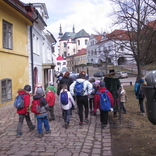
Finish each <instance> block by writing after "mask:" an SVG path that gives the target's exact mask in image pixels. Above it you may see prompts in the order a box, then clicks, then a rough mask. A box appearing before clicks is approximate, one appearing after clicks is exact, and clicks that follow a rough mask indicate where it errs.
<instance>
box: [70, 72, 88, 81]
mask: <svg viewBox="0 0 156 156" xmlns="http://www.w3.org/2000/svg"><path fill="white" fill-rule="evenodd" d="M78 77H79V73H70V78H72V79H73V80H74V79H77V78H78ZM86 78H87V79H89V75H88V74H87V73H86Z"/></svg>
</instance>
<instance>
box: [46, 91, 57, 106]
mask: <svg viewBox="0 0 156 156" xmlns="http://www.w3.org/2000/svg"><path fill="white" fill-rule="evenodd" d="M46 100H47V102H48V105H49V106H54V105H55V93H54V92H53V91H49V92H47V94H46Z"/></svg>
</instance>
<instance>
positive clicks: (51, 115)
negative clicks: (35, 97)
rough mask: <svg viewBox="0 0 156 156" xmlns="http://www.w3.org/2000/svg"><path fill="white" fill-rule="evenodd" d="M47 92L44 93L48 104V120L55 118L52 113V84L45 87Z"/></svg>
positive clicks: (53, 89)
mask: <svg viewBox="0 0 156 156" xmlns="http://www.w3.org/2000/svg"><path fill="white" fill-rule="evenodd" d="M46 91H47V94H46V100H47V102H48V105H49V112H48V113H49V115H48V117H49V121H51V120H55V115H54V105H55V91H56V90H55V88H54V86H48V87H47V89H46Z"/></svg>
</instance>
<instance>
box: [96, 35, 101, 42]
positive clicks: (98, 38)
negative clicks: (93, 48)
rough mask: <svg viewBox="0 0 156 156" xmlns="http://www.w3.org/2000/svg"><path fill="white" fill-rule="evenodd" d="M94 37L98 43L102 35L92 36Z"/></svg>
mask: <svg viewBox="0 0 156 156" xmlns="http://www.w3.org/2000/svg"><path fill="white" fill-rule="evenodd" d="M94 37H95V38H96V39H97V41H98V42H99V41H101V39H102V35H94Z"/></svg>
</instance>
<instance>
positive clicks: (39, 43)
mask: <svg viewBox="0 0 156 156" xmlns="http://www.w3.org/2000/svg"><path fill="white" fill-rule="evenodd" d="M32 5H33V7H35V9H36V21H35V22H34V25H33V27H32V41H33V45H32V46H33V48H32V49H33V56H32V58H31V59H30V66H31V68H32V64H33V68H32V69H31V72H32V73H31V74H30V77H31V78H30V79H31V80H32V81H31V82H32V86H34V87H35V86H36V84H37V83H41V84H43V86H44V87H46V86H47V85H48V83H49V82H50V81H53V77H54V67H55V65H56V59H55V55H54V45H55V43H56V40H55V38H54V36H53V35H52V33H50V32H49V31H48V30H46V26H47V24H46V21H47V19H48V18H49V16H48V12H47V9H46V5H45V3H33V4H32ZM32 70H33V71H32ZM32 76H33V78H32Z"/></svg>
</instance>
